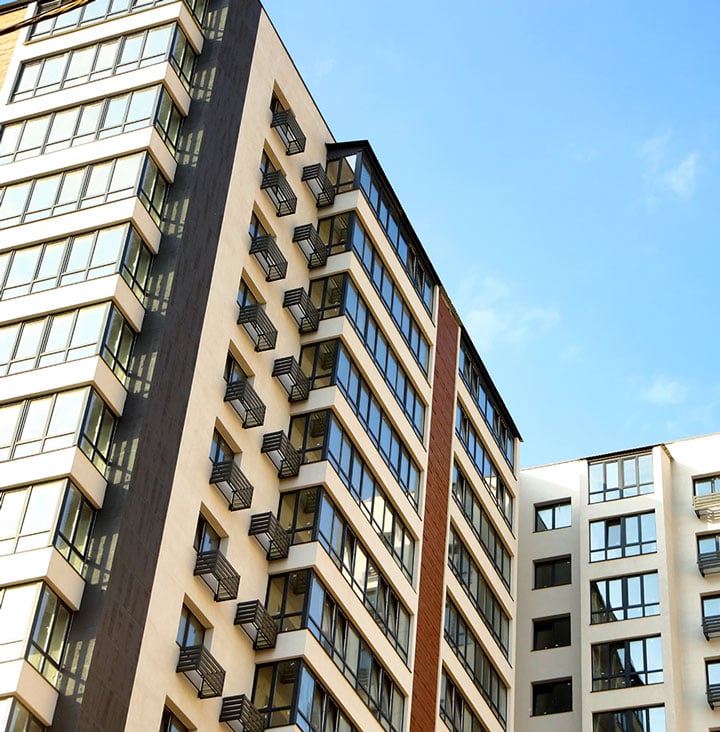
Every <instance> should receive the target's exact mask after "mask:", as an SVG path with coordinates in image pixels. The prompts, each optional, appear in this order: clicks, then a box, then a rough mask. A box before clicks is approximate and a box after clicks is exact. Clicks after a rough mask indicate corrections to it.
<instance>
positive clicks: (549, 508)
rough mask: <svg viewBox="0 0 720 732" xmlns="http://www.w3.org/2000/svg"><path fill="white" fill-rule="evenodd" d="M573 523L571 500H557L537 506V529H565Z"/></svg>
mask: <svg viewBox="0 0 720 732" xmlns="http://www.w3.org/2000/svg"><path fill="white" fill-rule="evenodd" d="M571 524H572V505H571V504H570V501H569V500H567V501H556V502H555V503H544V504H542V505H541V506H535V531H552V530H553V529H565V528H567V527H568V526H570V525H571Z"/></svg>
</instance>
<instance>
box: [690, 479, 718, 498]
mask: <svg viewBox="0 0 720 732" xmlns="http://www.w3.org/2000/svg"><path fill="white" fill-rule="evenodd" d="M711 493H720V475H710V476H708V477H706V478H696V479H695V480H694V481H693V495H696V496H707V495H710V494H711Z"/></svg>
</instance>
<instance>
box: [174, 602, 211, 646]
mask: <svg viewBox="0 0 720 732" xmlns="http://www.w3.org/2000/svg"><path fill="white" fill-rule="evenodd" d="M204 641H205V626H204V625H203V624H202V623H201V622H200V621H199V620H198V619H197V618H196V617H195V615H193V613H192V611H191V610H190V609H189V608H187V607H186V606H185V605H183V609H182V612H181V613H180V623H179V625H178V632H177V638H176V642H177V644H178V645H179V646H180V647H181V648H192V647H194V646H201V645H203V643H204Z"/></svg>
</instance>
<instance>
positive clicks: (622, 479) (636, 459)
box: [589, 453, 653, 503]
mask: <svg viewBox="0 0 720 732" xmlns="http://www.w3.org/2000/svg"><path fill="white" fill-rule="evenodd" d="M589 471H590V503H600V502H602V501H616V500H618V499H619V498H630V497H632V496H640V495H642V494H644V493H652V492H653V471H652V455H651V454H650V453H645V454H643V455H629V456H627V457H621V458H615V459H613V460H604V461H602V462H597V463H590V466H589Z"/></svg>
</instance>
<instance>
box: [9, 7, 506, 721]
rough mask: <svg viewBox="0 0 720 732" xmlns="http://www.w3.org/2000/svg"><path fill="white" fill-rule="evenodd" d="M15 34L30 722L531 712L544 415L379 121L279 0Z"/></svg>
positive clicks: (12, 501)
mask: <svg viewBox="0 0 720 732" xmlns="http://www.w3.org/2000/svg"><path fill="white" fill-rule="evenodd" d="M49 5H52V3H40V4H39V5H38V4H36V3H31V4H29V5H28V6H27V8H26V9H25V10H24V12H25V13H26V18H28V19H29V18H32V17H35V16H33V14H38V13H43V12H45V11H46V10H47V9H48V7H49ZM38 17H39V16H38ZM9 38H12V39H13V42H12V43H10V42H6V43H4V45H3V46H2V49H4V50H2V51H1V52H0V64H1V65H0V68H2V69H3V72H2V74H3V82H2V89H1V90H0V125H1V126H2V137H1V138H0V730H5V731H6V732H38V731H39V730H43V729H49V730H130V731H132V732H144V731H145V730H147V731H148V732H155V731H156V730H163V731H166V732H169V731H173V732H182V731H183V730H203V731H205V730H216V729H217V730H222V729H228V728H229V729H232V730H238V731H240V730H246V731H247V732H256V731H258V730H262V729H266V728H268V729H269V728H273V729H278V730H281V731H282V732H285V730H287V731H289V730H314V731H316V732H349V731H350V730H363V731H364V732H372V731H374V730H377V731H378V732H380V731H381V730H386V731H387V732H404V731H405V730H413V732H425V731H426V730H431V729H436V728H437V729H445V728H449V729H450V730H454V731H455V732H466V730H472V732H502V731H503V730H512V729H514V726H513V720H512V716H513V715H512V710H513V708H514V706H515V702H514V694H515V690H514V689H515V687H514V675H515V667H516V663H515V657H514V654H515V642H516V638H515V636H516V622H515V619H516V612H517V610H516V558H517V551H518V549H517V547H518V539H517V535H518V530H517V520H518V519H517V516H518V503H519V502H518V460H519V443H520V435H519V432H518V430H517V427H516V426H515V424H514V422H513V420H512V417H511V415H510V414H509V412H508V410H507V408H506V406H505V404H504V402H503V400H502V398H501V396H500V395H499V394H498V392H497V390H496V388H495V387H494V385H493V383H492V380H491V378H490V376H489V375H488V373H487V371H486V369H485V367H484V365H483V363H482V359H481V357H480V355H479V354H478V353H477V351H476V349H475V347H474V346H473V344H472V342H471V340H470V338H469V336H468V334H467V332H466V331H465V329H464V328H463V326H462V323H461V322H460V320H459V318H458V316H457V314H456V313H455V311H454V309H453V307H452V304H451V302H450V300H449V297H448V295H447V293H446V292H445V290H444V289H443V287H442V284H441V283H440V281H439V279H438V277H437V274H436V273H435V270H434V268H433V266H432V263H431V262H430V261H429V259H428V257H427V254H426V252H425V249H424V248H423V246H422V243H421V242H420V241H419V239H418V237H417V235H416V233H415V232H414V230H413V228H412V225H411V224H410V222H409V221H408V220H407V217H406V215H405V213H404V211H403V209H402V205H401V203H400V202H399V200H398V199H397V197H396V195H395V193H394V191H393V190H392V187H391V186H390V185H389V183H388V180H387V177H386V175H385V173H384V171H383V169H382V166H381V164H380V162H379V161H378V160H377V158H376V156H375V154H374V152H373V150H372V147H371V146H370V144H369V143H368V142H367V141H363V140H360V141H351V142H338V141H337V140H335V139H334V138H333V136H332V133H331V131H330V129H329V128H328V126H327V124H326V122H325V120H324V119H323V117H322V114H321V112H320V111H319V110H318V109H317V107H316V105H315V104H314V101H313V99H312V97H311V95H310V93H309V91H308V89H307V88H306V86H305V84H304V83H303V80H302V79H301V78H300V76H299V75H298V72H297V70H296V68H295V66H294V65H293V63H292V60H291V58H290V57H289V56H288V53H287V51H286V50H285V48H284V46H283V44H282V42H281V40H280V39H279V38H278V36H277V33H276V32H275V30H274V28H273V26H272V24H271V22H270V20H269V19H268V17H267V15H266V14H265V12H264V10H263V9H262V7H261V5H260V4H259V3H258V2H255V1H254V0H252V1H251V0H248V1H242V2H241V1H240V0H232V1H230V0H93V1H92V2H90V3H86V4H82V5H79V6H78V7H77V8H75V9H74V10H70V11H68V12H66V13H63V14H59V15H56V16H53V17H48V18H44V19H42V20H39V21H38V22H37V23H34V24H30V25H29V26H28V27H26V28H23V29H21V30H20V31H17V32H16V35H14V36H9V35H8V36H5V39H6V40H7V39H9Z"/></svg>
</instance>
